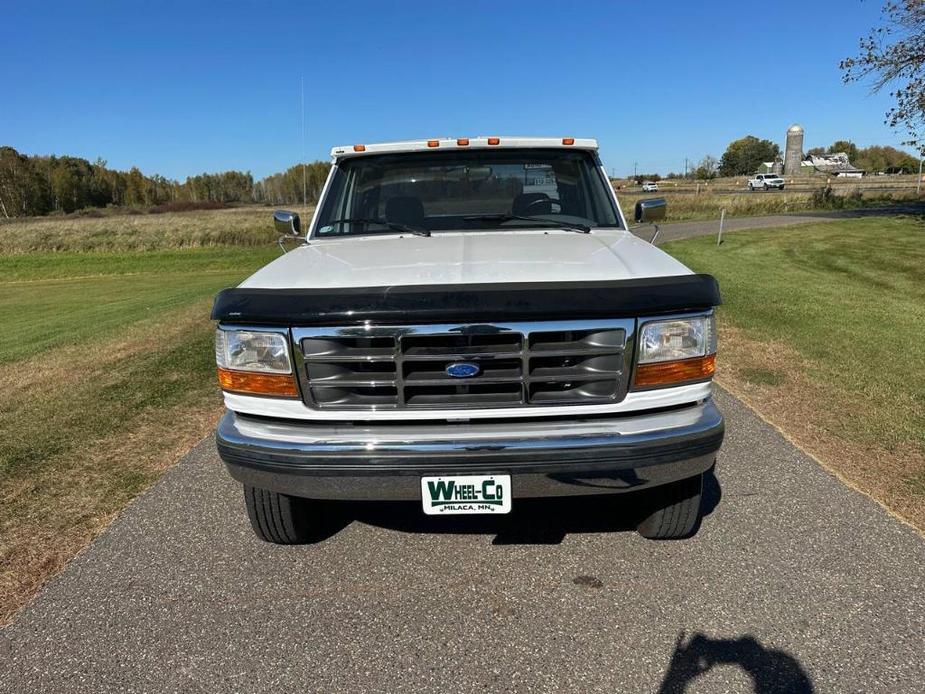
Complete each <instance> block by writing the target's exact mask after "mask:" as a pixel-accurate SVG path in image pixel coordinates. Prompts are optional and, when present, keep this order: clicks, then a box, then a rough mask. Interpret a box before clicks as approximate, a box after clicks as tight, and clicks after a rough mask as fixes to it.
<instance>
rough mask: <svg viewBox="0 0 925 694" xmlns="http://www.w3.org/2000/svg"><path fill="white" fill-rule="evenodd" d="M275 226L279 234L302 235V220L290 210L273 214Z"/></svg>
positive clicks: (277, 211)
mask: <svg viewBox="0 0 925 694" xmlns="http://www.w3.org/2000/svg"><path fill="white" fill-rule="evenodd" d="M273 226H275V227H276V231H277V232H278V233H280V234H285V235H286V236H301V235H302V220H300V219H299V215H298V214H297V213H295V212H290V211H289V210H276V212H274V213H273Z"/></svg>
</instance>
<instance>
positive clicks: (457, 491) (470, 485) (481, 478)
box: [421, 475, 511, 516]
mask: <svg viewBox="0 0 925 694" xmlns="http://www.w3.org/2000/svg"><path fill="white" fill-rule="evenodd" d="M421 501H422V502H423V505H424V513H426V514H427V515H428V516H442V515H453V514H464V513H471V514H475V513H510V511H511V476H510V475H445V476H442V477H422V478H421Z"/></svg>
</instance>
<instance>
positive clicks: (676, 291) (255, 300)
mask: <svg viewBox="0 0 925 694" xmlns="http://www.w3.org/2000/svg"><path fill="white" fill-rule="evenodd" d="M719 304H720V295H719V285H718V284H717V282H716V279H715V278H714V277H713V276H712V275H678V276H673V277H652V278H646V279H633V280H613V281H604V282H601V281H597V282H520V283H511V284H500V283H499V284H453V285H403V286H393V287H348V288H335V289H245V288H235V289H224V290H222V291H221V292H219V293H218V296H216V297H215V304H214V305H213V307H212V318H213V319H214V320H219V321H223V322H225V323H239V324H248V325H286V326H289V325H292V326H311V325H359V324H363V323H366V322H367V321H368V322H370V323H372V324H376V325H385V324H398V325H412V324H435V323H497V322H501V321H531V320H535V321H536V320H573V319H589V318H629V317H635V316H647V315H653V314H660V313H679V312H682V311H693V310H702V309H709V308H711V307H713V306H718V305H719Z"/></svg>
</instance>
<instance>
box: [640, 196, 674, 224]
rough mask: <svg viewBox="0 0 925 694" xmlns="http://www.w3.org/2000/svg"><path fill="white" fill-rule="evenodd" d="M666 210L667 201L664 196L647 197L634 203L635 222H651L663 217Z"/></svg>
mask: <svg viewBox="0 0 925 694" xmlns="http://www.w3.org/2000/svg"><path fill="white" fill-rule="evenodd" d="M667 212H668V203H667V202H666V201H665V198H649V199H648V200H640V201H639V202H637V203H636V222H637V223H638V224H651V223H652V222H660V221H662V220H663V219H665V214H666V213H667Z"/></svg>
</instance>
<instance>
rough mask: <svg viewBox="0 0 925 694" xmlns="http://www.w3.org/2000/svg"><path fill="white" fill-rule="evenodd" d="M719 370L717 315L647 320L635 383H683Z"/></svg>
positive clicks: (701, 378)
mask: <svg viewBox="0 0 925 694" xmlns="http://www.w3.org/2000/svg"><path fill="white" fill-rule="evenodd" d="M715 370H716V321H715V319H714V317H713V315H712V314H711V315H709V316H695V317H691V318H675V319H671V320H659V321H650V322H648V323H644V324H643V326H642V328H641V329H640V331H639V352H638V359H637V362H636V376H635V378H634V381H633V382H634V385H635V386H636V387H639V388H651V387H658V386H668V385H679V384H681V383H685V382H691V381H701V380H705V379H709V378H711V377H712V376H713V372H714V371H715Z"/></svg>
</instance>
